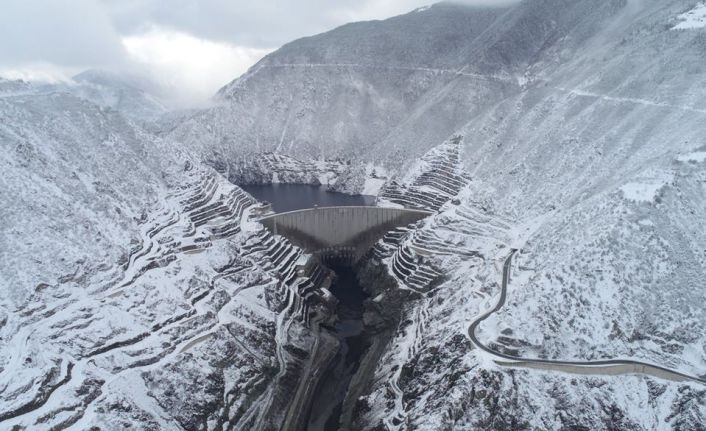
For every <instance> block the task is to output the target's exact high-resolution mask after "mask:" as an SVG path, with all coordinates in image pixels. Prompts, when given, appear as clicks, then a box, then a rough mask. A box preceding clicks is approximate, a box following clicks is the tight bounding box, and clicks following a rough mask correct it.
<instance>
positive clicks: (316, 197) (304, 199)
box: [240, 184, 375, 213]
mask: <svg viewBox="0 0 706 431" xmlns="http://www.w3.org/2000/svg"><path fill="white" fill-rule="evenodd" d="M240 188H242V189H243V190H245V191H246V192H248V193H250V194H251V195H252V196H253V197H254V198H255V199H257V200H259V201H266V202H269V203H271V204H272V210H273V211H274V212H277V213H281V212H287V211H295V210H301V209H305V208H312V207H314V206H320V207H335V206H373V205H375V196H363V195H348V194H345V193H337V192H330V191H327V190H326V187H325V186H313V185H310V184H254V185H243V186H240Z"/></svg>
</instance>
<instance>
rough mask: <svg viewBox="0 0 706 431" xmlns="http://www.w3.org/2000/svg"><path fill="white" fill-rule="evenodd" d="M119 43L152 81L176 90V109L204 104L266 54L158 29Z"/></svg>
mask: <svg viewBox="0 0 706 431" xmlns="http://www.w3.org/2000/svg"><path fill="white" fill-rule="evenodd" d="M122 43H123V46H124V47H125V50H126V51H127V53H128V55H129V56H130V58H131V60H133V61H134V62H136V63H138V64H141V65H142V66H143V67H145V68H146V69H147V70H148V71H150V72H151V73H152V74H153V75H154V76H153V78H159V77H161V78H162V80H161V81H162V82H161V83H162V85H163V86H165V87H168V88H171V89H175V90H176V92H177V93H178V94H177V99H176V100H175V101H176V102H177V103H178V104H180V105H193V104H198V103H200V102H203V101H206V100H208V98H209V97H210V96H211V95H213V94H214V93H215V92H216V91H217V90H218V88H220V87H221V86H222V85H224V84H226V83H227V82H229V81H230V80H232V79H233V78H234V77H236V76H239V75H241V74H242V73H244V72H245V71H246V70H247V69H248V67H250V66H251V65H252V64H254V63H255V62H256V61H257V60H259V59H260V58H262V57H263V56H265V55H266V54H267V53H268V52H269V50H265V49H258V48H247V47H238V46H233V45H230V44H227V43H222V42H213V41H210V40H206V39H199V38H197V37H194V36H191V35H189V34H186V33H181V32H177V31H173V30H166V29H161V28H158V27H153V28H152V29H150V30H149V31H147V32H145V33H143V34H140V35H134V36H127V37H124V38H123V40H122Z"/></svg>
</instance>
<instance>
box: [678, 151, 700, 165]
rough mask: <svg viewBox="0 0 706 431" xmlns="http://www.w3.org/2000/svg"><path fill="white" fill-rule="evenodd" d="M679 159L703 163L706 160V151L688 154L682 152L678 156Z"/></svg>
mask: <svg viewBox="0 0 706 431" xmlns="http://www.w3.org/2000/svg"><path fill="white" fill-rule="evenodd" d="M677 160H679V161H680V162H698V163H701V162H703V161H704V160H706V151H695V152H693V153H688V154H680V155H679V156H677Z"/></svg>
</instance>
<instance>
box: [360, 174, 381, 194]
mask: <svg viewBox="0 0 706 431" xmlns="http://www.w3.org/2000/svg"><path fill="white" fill-rule="evenodd" d="M384 184H385V180H384V179H382V178H366V179H365V185H364V186H363V191H362V192H361V193H360V194H362V195H366V196H377V195H378V193H379V192H380V188H382V186H383V185H384Z"/></svg>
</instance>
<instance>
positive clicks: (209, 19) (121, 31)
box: [0, 0, 507, 101]
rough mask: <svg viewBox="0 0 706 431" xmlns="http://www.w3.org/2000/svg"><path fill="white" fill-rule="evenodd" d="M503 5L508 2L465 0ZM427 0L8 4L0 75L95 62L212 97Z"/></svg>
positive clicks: (64, 72)
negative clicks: (312, 40)
mask: <svg viewBox="0 0 706 431" xmlns="http://www.w3.org/2000/svg"><path fill="white" fill-rule="evenodd" d="M461 1H463V2H465V3H494V2H495V3H498V2H503V1H505V2H507V0H461ZM430 3H433V0H432V1H431V2H430V1H428V0H335V1H332V0H256V1H253V0H169V1H165V0H3V1H2V12H1V13H0V76H3V77H9V78H23V79H29V80H37V79H40V80H58V79H67V78H69V77H70V76H72V75H74V74H76V73H78V72H81V71H83V70H85V69H89V68H99V69H106V70H112V71H121V72H124V71H128V72H130V73H135V74H140V75H145V76H150V77H152V78H154V79H158V80H159V81H160V82H162V83H165V84H168V85H172V86H176V87H177V88H179V89H180V91H181V92H182V97H183V98H185V99H189V100H195V101H199V100H206V99H207V98H208V97H209V96H210V95H211V94H213V93H214V92H215V91H216V90H217V89H218V88H219V87H220V86H222V85H223V84H225V83H227V82H229V81H230V80H232V79H233V78H235V77H237V76H239V75H240V74H242V73H243V72H245V70H247V68H248V67H250V66H251V65H253V64H254V63H255V62H256V61H257V60H259V59H260V58H262V56H264V55H266V54H267V53H268V52H270V51H272V50H274V49H276V48H278V47H279V46H281V45H282V44H284V43H286V42H289V41H291V40H293V39H296V38H299V37H302V36H308V35H312V34H316V33H320V32H322V31H326V30H329V29H332V28H334V27H337V26H339V25H341V24H344V23H346V22H351V21H360V20H368V19H384V18H387V17H390V16H394V15H398V14H401V13H405V12H408V11H411V10H413V9H415V8H417V7H420V6H425V5H427V4H430Z"/></svg>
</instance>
